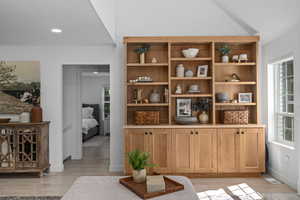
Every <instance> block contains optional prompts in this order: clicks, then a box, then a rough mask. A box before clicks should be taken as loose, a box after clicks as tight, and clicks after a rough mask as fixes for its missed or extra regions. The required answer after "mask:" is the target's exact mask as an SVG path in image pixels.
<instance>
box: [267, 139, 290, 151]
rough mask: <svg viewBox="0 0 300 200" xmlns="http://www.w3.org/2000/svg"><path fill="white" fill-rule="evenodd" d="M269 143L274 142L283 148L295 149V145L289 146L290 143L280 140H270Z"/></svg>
mask: <svg viewBox="0 0 300 200" xmlns="http://www.w3.org/2000/svg"><path fill="white" fill-rule="evenodd" d="M270 143H271V144H274V145H278V146H280V147H284V148H287V149H289V150H293V151H294V150H295V147H294V146H291V145H287V144H283V143H281V142H278V141H274V140H273V141H270Z"/></svg>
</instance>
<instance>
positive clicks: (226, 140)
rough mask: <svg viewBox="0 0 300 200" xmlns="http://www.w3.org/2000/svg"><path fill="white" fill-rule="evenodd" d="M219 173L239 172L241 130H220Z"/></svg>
mask: <svg viewBox="0 0 300 200" xmlns="http://www.w3.org/2000/svg"><path fill="white" fill-rule="evenodd" d="M218 147H219V148H218V172H219V173H232V172H239V129H231V128H229V129H227V128H220V129H218Z"/></svg>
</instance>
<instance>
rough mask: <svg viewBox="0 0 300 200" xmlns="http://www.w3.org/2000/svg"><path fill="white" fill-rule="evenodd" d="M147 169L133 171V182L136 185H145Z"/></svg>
mask: <svg viewBox="0 0 300 200" xmlns="http://www.w3.org/2000/svg"><path fill="white" fill-rule="evenodd" d="M146 176H147V172H146V169H141V170H132V177H133V181H134V182H136V183H143V182H145V181H146Z"/></svg>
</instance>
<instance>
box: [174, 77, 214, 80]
mask: <svg viewBox="0 0 300 200" xmlns="http://www.w3.org/2000/svg"><path fill="white" fill-rule="evenodd" d="M211 79H212V77H171V80H211Z"/></svg>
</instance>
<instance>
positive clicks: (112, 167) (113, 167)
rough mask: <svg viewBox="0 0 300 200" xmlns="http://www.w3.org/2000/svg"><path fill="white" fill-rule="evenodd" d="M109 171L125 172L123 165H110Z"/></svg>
mask: <svg viewBox="0 0 300 200" xmlns="http://www.w3.org/2000/svg"><path fill="white" fill-rule="evenodd" d="M109 171H110V172H122V171H123V165H122V164H110V165H109Z"/></svg>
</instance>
